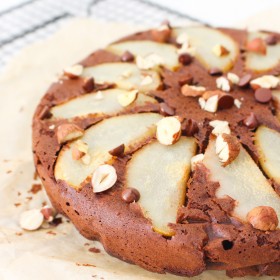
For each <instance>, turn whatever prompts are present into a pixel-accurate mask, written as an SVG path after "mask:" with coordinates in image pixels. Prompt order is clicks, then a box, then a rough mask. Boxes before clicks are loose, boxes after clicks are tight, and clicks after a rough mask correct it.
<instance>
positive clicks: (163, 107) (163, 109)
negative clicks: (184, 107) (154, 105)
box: [159, 102, 175, 116]
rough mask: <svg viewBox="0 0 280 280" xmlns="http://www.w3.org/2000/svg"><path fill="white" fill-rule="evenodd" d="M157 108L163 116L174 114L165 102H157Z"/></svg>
mask: <svg viewBox="0 0 280 280" xmlns="http://www.w3.org/2000/svg"><path fill="white" fill-rule="evenodd" d="M159 110H160V112H161V113H162V115H164V116H174V114H175V111H174V109H172V108H171V107H169V106H168V105H167V104H166V103H164V102H162V103H160V104H159Z"/></svg>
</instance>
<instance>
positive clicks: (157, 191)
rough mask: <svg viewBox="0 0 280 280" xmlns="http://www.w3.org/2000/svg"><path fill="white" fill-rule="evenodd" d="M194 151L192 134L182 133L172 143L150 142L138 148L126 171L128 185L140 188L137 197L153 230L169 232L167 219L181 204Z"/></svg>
mask: <svg viewBox="0 0 280 280" xmlns="http://www.w3.org/2000/svg"><path fill="white" fill-rule="evenodd" d="M195 151H196V143H195V140H194V139H193V138H187V137H181V139H180V140H179V141H178V142H177V143H176V144H174V145H172V146H165V145H162V144H160V143H158V142H152V143H151V144H148V145H146V146H144V147H143V148H142V149H140V150H139V151H137V152H136V153H135V154H134V155H133V157H132V159H131V160H130V161H129V163H128V166H127V171H126V181H127V186H128V187H134V188H136V189H137V190H138V191H139V192H140V200H139V201H138V203H139V205H140V206H141V208H142V210H143V212H144V215H145V216H146V217H147V218H148V219H150V220H151V222H152V225H153V228H154V230H155V231H157V232H159V233H161V234H163V235H172V230H171V229H170V228H169V227H168V223H176V217H177V211H178V209H179V207H181V206H182V205H183V204H184V201H185V194H186V185H187V180H188V178H189V173H190V162H191V158H192V157H193V156H194V154H195Z"/></svg>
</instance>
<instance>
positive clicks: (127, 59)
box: [121, 51, 134, 62]
mask: <svg viewBox="0 0 280 280" xmlns="http://www.w3.org/2000/svg"><path fill="white" fill-rule="evenodd" d="M133 60H134V55H133V54H132V53H131V52H129V51H125V52H124V53H123V54H122V56H121V61H123V62H131V61H133Z"/></svg>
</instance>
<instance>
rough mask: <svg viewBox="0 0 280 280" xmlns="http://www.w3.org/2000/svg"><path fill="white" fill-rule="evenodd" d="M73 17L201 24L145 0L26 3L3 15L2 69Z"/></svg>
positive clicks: (42, 0)
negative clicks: (24, 49)
mask: <svg viewBox="0 0 280 280" xmlns="http://www.w3.org/2000/svg"><path fill="white" fill-rule="evenodd" d="M72 17H93V18H96V19H99V20H103V21H119V22H131V23H136V24H145V25H151V26H156V25H158V24H159V23H160V22H161V21H162V20H164V19H169V20H170V21H171V22H172V23H174V24H180V22H186V21H191V22H199V20H196V19H194V18H191V17H190V16H188V15H185V14H181V13H179V12H176V11H172V10H171V9H168V8H165V7H163V6H160V5H158V4H154V3H152V2H149V1H145V0H118V1H117V0H78V1H77V0H24V1H22V3H19V4H18V5H16V6H13V7H11V8H9V9H6V10H3V11H1V12H0V70H1V69H3V67H4V65H5V64H6V63H7V61H8V60H9V58H11V57H12V56H13V55H14V54H15V53H16V52H18V51H19V50H20V49H22V48H23V47H24V46H26V45H28V44H30V43H32V42H35V41H38V40H41V39H44V38H46V37H48V36H50V35H51V34H52V33H54V32H55V31H56V30H57V29H58V28H59V26H61V24H62V23H63V22H65V21H67V20H69V19H70V18H72Z"/></svg>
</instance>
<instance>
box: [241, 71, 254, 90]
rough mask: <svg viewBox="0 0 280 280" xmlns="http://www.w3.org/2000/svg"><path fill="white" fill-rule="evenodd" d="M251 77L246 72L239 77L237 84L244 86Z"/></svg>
mask: <svg viewBox="0 0 280 280" xmlns="http://www.w3.org/2000/svg"><path fill="white" fill-rule="evenodd" d="M251 79H252V75H251V74H246V75H244V76H243V77H241V78H240V80H239V83H238V85H239V86H240V87H245V86H247V85H249V82H250V81H251Z"/></svg>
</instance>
